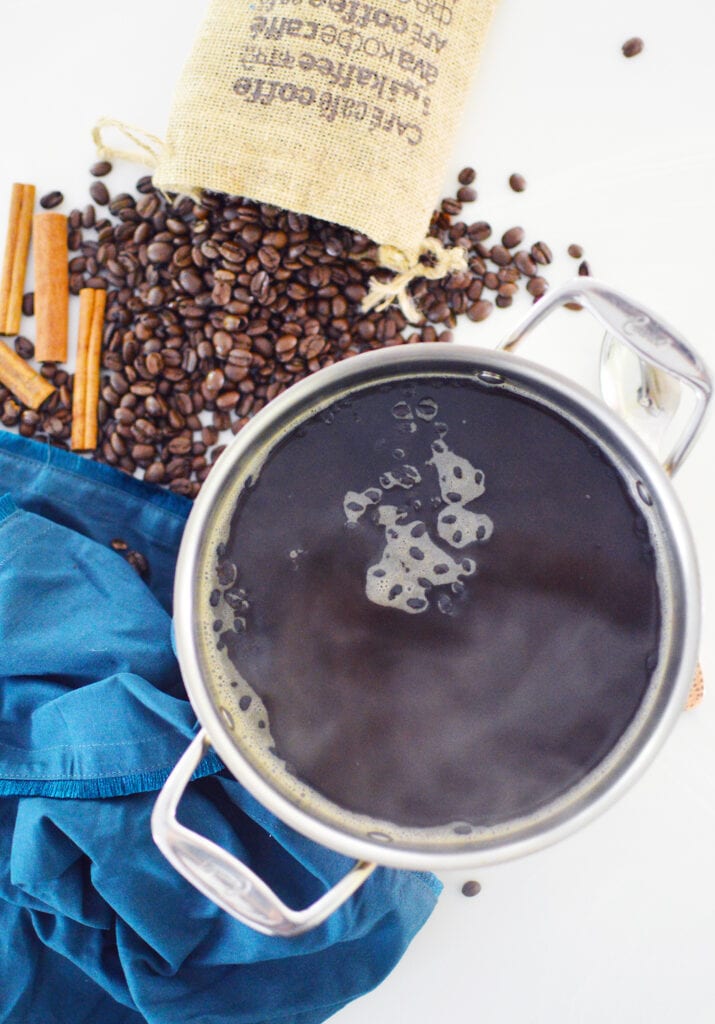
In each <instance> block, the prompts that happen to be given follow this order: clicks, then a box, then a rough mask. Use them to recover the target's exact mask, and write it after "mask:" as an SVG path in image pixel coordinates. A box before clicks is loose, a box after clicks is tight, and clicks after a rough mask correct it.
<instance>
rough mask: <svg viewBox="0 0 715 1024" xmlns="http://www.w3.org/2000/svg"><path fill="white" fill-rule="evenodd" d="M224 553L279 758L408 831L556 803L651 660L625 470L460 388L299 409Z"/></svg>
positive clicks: (587, 446) (640, 687)
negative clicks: (303, 414)
mask: <svg viewBox="0 0 715 1024" xmlns="http://www.w3.org/2000/svg"><path fill="white" fill-rule="evenodd" d="M413 541H414V543H413ZM220 556H221V557H220V559H219V567H218V574H219V579H221V577H222V573H223V578H224V580H226V581H229V583H228V584H227V587H226V594H227V595H228V598H229V600H232V601H233V604H234V606H235V607H236V609H237V611H236V616H237V618H236V628H235V629H233V628H228V627H229V626H230V623H228V622H226V623H224V628H222V629H220V630H219V631H218V636H219V643H220V645H221V646H223V645H225V648H226V651H227V653H228V655H229V657H230V659H231V662H232V663H233V664H234V665H235V667H236V670H237V672H238V673H239V674H240V676H241V677H242V678H243V679H244V680H245V681H246V682H247V683H248V685H249V686H250V687H251V688H252V689H253V690H254V691H255V692H256V694H258V695H260V697H261V698H262V699H263V701H264V703H265V706H266V709H267V712H268V716H269V720H270V730H271V733H272V736H273V739H274V741H275V744H276V748H277V753H278V755H279V756H280V757H281V758H283V759H285V760H286V761H287V762H288V763H289V765H290V766H291V770H292V771H294V772H295V773H296V774H297V776H298V777H299V778H300V779H302V780H304V781H305V782H306V783H307V784H308V785H309V786H311V787H312V788H313V789H314V790H317V791H318V792H319V793H321V794H323V795H324V796H325V797H327V798H328V799H329V800H331V801H333V802H334V803H336V804H337V805H339V806H340V807H342V808H346V809H348V810H350V811H354V812H357V813H362V814H366V815H369V816H371V817H374V818H378V819H383V820H388V821H392V822H394V823H396V824H398V825H406V826H415V827H428V826H438V825H443V824H446V823H450V822H456V821H457V822H458V821H464V822H467V823H471V824H473V825H488V824H496V823H498V822H503V821H506V820H510V819H513V818H514V817H517V816H520V815H523V814H527V813H529V812H532V811H534V810H535V809H537V808H538V807H540V806H542V805H544V804H546V803H547V802H550V801H551V800H553V799H554V798H556V797H557V796H558V795H560V794H562V793H564V792H565V791H566V790H568V789H569V788H571V787H572V786H573V785H574V784H575V783H576V782H578V781H579V780H580V779H581V778H583V776H584V775H585V774H586V773H587V772H588V771H589V770H590V769H592V768H594V766H596V765H597V764H598V763H599V762H600V761H601V760H602V759H603V758H604V756H605V755H606V754H607V753H608V752H609V751H610V750H611V749H612V747H613V746H614V744H615V743H616V742H617V740H618V739H619V738H620V737H621V735H622V734H623V732H624V730H625V728H626V726H627V725H628V723H629V722H630V720H631V719H632V717H633V715H634V713H635V712H636V710H637V708H638V706H639V703H640V701H641V699H642V696H643V694H644V691H645V689H646V687H647V684H648V681H649V677H650V673H651V671H652V669H653V666H654V664H655V661H656V659H657V652H658V634H659V600H658V590H657V584H656V578H655V560H654V554H653V550H652V547H651V544H650V542H649V532H648V528H647V525H646V522H645V520H644V518H643V516H642V514H641V513H640V512H639V510H638V509H637V507H636V505H635V503H634V501H633V500H632V499H631V498H630V497H629V495H628V493H627V491H626V487H625V485H624V483H623V482H622V480H621V478H620V476H619V474H618V472H617V471H616V469H615V468H614V466H613V465H612V464H611V463H610V461H609V460H608V459H607V458H606V456H605V455H604V454H603V453H602V451H601V450H600V449H599V448H597V447H596V446H595V445H594V444H592V443H591V442H590V441H589V440H588V439H587V438H585V437H584V436H583V435H582V434H581V433H580V432H578V431H576V429H574V428H573V427H572V426H571V425H570V424H569V423H568V422H567V421H566V420H565V419H562V418H560V417H559V416H557V415H556V414H554V413H552V412H551V411H549V410H548V409H546V408H544V407H542V406H540V405H538V404H536V403H535V402H534V401H532V400H530V399H526V398H523V397H520V396H517V395H514V394H512V393H509V392H507V391H504V390H502V389H487V388H484V387H481V386H479V385H477V384H476V383H473V382H471V381H469V380H466V379H459V378H446V379H439V380H435V379H432V378H427V377H425V378H418V379H417V380H416V381H413V382H411V383H409V384H408V383H399V382H398V383H394V384H389V385H382V386H379V387H375V388H370V389H367V390H363V391H361V392H358V393H356V394H355V395H354V396H353V397H352V398H351V399H350V400H346V401H342V402H338V403H336V404H335V405H333V406H331V407H330V409H328V410H327V411H323V413H321V414H319V415H317V416H315V417H314V418H313V419H310V420H308V421H306V422H304V423H303V424H302V425H301V427H300V428H298V429H297V430H295V431H293V433H292V434H290V435H289V436H287V437H286V438H285V439H284V440H283V441H282V442H281V443H280V444H279V445H278V446H277V447H276V449H275V450H274V451H273V452H272V453H271V454H270V455H269V457H268V458H267V460H266V462H265V464H264V465H263V467H262V469H261V472H260V474H259V476H258V479H257V481H256V483H255V485H254V486H253V487H252V488H251V489H250V490H247V491H244V492H243V494H242V496H241V498H240V499H239V502H238V505H237V507H236V509H235V511H234V513H233V517H232V520H231V526H230V533H229V537H228V540H227V543H226V545H225V548H223V547H222V549H221V552H220ZM233 566H235V567H236V568H237V579H236V580H234V578H233V568H232V567H233ZM380 573H382V575H380ZM244 598H245V600H244ZM410 602H412V604H410ZM244 700H245V698H244ZM233 713H235V715H237V716H238V715H240V714H241V713H242V712H241V709H240V707H239V706H238V700H237V701H236V708H235V709H234V711H233Z"/></svg>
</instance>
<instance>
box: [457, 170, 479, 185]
mask: <svg viewBox="0 0 715 1024" xmlns="http://www.w3.org/2000/svg"><path fill="white" fill-rule="evenodd" d="M476 177H477V172H476V171H475V170H474V168H473V167H463V168H462V170H461V171H460V172H459V174H458V175H457V181H458V182H459V184H460V185H471V184H472V182H473V181H475V180H476Z"/></svg>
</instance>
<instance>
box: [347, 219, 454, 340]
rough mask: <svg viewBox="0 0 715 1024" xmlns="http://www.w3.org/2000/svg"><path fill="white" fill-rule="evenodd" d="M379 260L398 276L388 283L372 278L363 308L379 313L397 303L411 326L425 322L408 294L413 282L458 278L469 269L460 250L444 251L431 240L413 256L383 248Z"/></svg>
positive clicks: (394, 249) (425, 242) (387, 246)
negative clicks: (450, 277)
mask: <svg viewBox="0 0 715 1024" xmlns="http://www.w3.org/2000/svg"><path fill="white" fill-rule="evenodd" d="M424 257H428V260H427V261H424V259H423V258H424ZM377 259H378V263H379V264H380V266H381V267H386V268H387V269H388V270H394V271H395V276H394V277H393V278H391V279H390V280H389V281H378V280H376V279H375V278H374V277H373V278H372V280H371V281H370V290H369V292H368V294H367V295H366V296H365V298H364V299H363V301H362V308H363V310H364V311H365V312H368V311H369V310H371V309H376V310H377V311H378V312H380V311H382V310H383V309H387V307H388V306H390V305H391V303H392V302H394V300H395V299H397V302H398V303H399V306H400V309H401V310H402V312H403V313H404V315H405V318H406V320H407V321H408V323H418V322H419V321H420V320H422V315H421V314H420V312H419V310H418V309H417V306H416V305H415V303H414V300H413V298H412V296H411V295H410V293H409V292H408V290H407V288H408V286H409V285H410V284H411V283H412V282H413V281H414V280H416V279H417V278H418V277H426V278H427V279H428V280H430V281H436V280H437V279H438V278H441V277H446V276H447V274H457V273H460V272H462V271H465V270H467V269H468V264H467V257H466V255H465V252H464V249H462V247H461V246H455V247H454V248H452V249H445V247H444V246H443V245H442V243H441V242H439V241H437V239H436V238H430V237H427V238H425V240H424V241H423V242H422V244H421V245H420V247H419V249H418V250H417V254H416V255H414V256H408V255H407V254H406V253H405V252H403V251H402V249H396V248H395V247H394V246H392V245H381V246H380V248H379V250H378V257H377Z"/></svg>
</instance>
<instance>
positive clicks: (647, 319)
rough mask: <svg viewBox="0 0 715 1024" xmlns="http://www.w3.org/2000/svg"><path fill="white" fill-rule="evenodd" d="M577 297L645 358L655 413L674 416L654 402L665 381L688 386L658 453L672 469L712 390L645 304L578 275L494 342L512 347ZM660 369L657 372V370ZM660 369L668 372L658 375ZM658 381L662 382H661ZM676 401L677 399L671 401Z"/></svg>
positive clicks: (646, 399) (701, 367)
mask: <svg viewBox="0 0 715 1024" xmlns="http://www.w3.org/2000/svg"><path fill="white" fill-rule="evenodd" d="M567 302H577V303H579V304H580V305H582V306H583V307H584V308H585V309H587V310H588V311H589V312H590V313H591V314H592V315H593V316H594V317H595V318H596V319H597V320H598V321H599V322H600V323H601V324H602V325H603V326H604V327H605V328H606V330H607V331H608V332H609V333H610V334H612V335H613V336H615V337H616V338H617V339H618V341H620V342H622V343H623V344H624V345H625V346H627V347H628V348H629V349H630V350H631V351H632V352H634V353H635V354H636V356H638V357H639V359H640V360H642V361H643V363H644V364H645V365H644V366H643V365H642V387H641V394H640V402H641V404H642V405H643V406H647V405H648V404H650V403H652V404H653V405H654V406H655V408H654V409H653V410H652V411H653V412H654V413H656V414H662V413H665V414H666V415H669V416H671V417H672V416H673V415H674V410H673V409H672V408H667V407H666V406H667V405H669V404H670V402H668V403H665V405H660V406H659V405H658V403H657V394H658V392H659V390H660V391H663V392H667V390H668V389H667V384H668V383H669V380H668V379H670V382H672V381H677V382H678V383H679V384H685V385H686V386H687V387H688V388H689V389H690V390H691V392H692V394H693V396H694V399H695V402H694V407H693V410H692V412H691V414H690V416H689V417H688V420H687V422H686V423H685V425H684V427H683V428H682V430H681V431H680V433H679V434H678V436H677V437H676V440H675V441H674V442H673V444H672V445H671V447H670V451H669V452H668V454H667V455H666V456H665V458H664V459H663V465H664V468H665V471H666V473H668V474H669V475H671V476H672V475H673V473H675V471H676V470H677V469H678V467H679V466H680V465H681V464H682V462H683V460H684V459H685V457H686V456H687V454H688V452H689V451H690V449H691V448H692V446H693V444H694V443H695V441H696V439H697V437H698V434H699V433H700V430H701V428H702V426H703V423H704V420H705V413H706V411H707V407H708V403H709V401H710V397H711V394H712V382H711V379H710V374H709V373H708V370H707V367H706V366H705V364H704V363H703V361H702V360H701V359H700V357H699V356H698V355H697V354H696V353H695V352H694V351H693V350H692V349H691V348H690V346H689V345H688V343H687V342H686V341H685V339H684V338H683V337H681V335H679V334H678V333H677V332H676V331H674V330H673V328H672V327H669V326H668V325H667V324H666V323H664V322H663V321H662V320H660V319H659V318H658V317H656V316H655V315H654V314H653V313H651V312H650V310H647V309H645V308H644V307H643V306H641V305H636V303H634V302H633V301H632V300H631V299H629V298H628V297H627V296H625V295H622V294H621V293H620V292H617V291H616V290H615V289H613V288H611V287H610V286H608V285H605V284H602V283H601V282H600V281H596V280H594V279H593V278H591V277H577V278H575V279H574V280H572V281H566V282H565V283H564V284H562V285H560V286H559V287H558V288H555V289H554V290H553V291H551V292H549V293H548V294H547V295H546V296H545V297H544V298H542V299H539V301H538V302H537V303H536V304H535V305H534V308H533V309H532V310H531V312H530V313H529V314H528V315H527V316H526V317H525V318H524V320H522V322H521V323H520V324H519V325H518V326H517V327H516V328H515V329H514V330H513V331H512V333H511V334H510V335H508V337H506V338H505V339H504V341H502V342H501V344H500V345H499V348H501V349H504V350H506V351H511V350H512V349H514V348H516V346H517V345H518V344H519V343H520V342H521V341H522V340H523V339H524V338H525V337H526V335H527V334H528V333H529V332H530V331H531V330H533V328H534V327H536V326H537V324H539V323H541V321H542V320H544V319H545V318H546V317H547V316H549V315H550V314H551V313H552V312H553V311H554V309H555V308H557V307H558V306H563V305H564V304H565V303H567ZM661 371H662V372H661ZM663 373H664V374H666V375H667V377H666V378H663ZM661 382H662V384H661ZM676 405H677V403H676Z"/></svg>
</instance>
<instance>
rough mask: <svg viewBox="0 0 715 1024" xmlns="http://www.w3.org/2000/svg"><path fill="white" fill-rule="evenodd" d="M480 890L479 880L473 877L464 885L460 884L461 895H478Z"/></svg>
mask: <svg viewBox="0 0 715 1024" xmlns="http://www.w3.org/2000/svg"><path fill="white" fill-rule="evenodd" d="M481 891H482V887H481V885H480V884H479V882H477V881H475V880H473V879H472V880H470V881H469V882H465V883H464V885H463V886H462V895H463V896H478V895H479V893H480V892H481Z"/></svg>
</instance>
